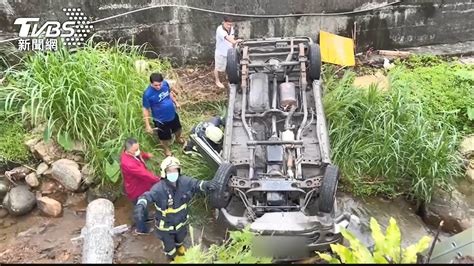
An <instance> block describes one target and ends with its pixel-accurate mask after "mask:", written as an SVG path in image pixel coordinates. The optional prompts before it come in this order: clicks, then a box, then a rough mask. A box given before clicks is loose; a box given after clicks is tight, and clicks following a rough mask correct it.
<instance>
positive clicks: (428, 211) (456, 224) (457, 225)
mask: <svg viewBox="0 0 474 266" xmlns="http://www.w3.org/2000/svg"><path fill="white" fill-rule="evenodd" d="M465 201H466V199H465V198H464V197H463V195H462V194H461V193H459V191H457V190H453V192H452V194H451V195H450V193H448V192H446V191H443V190H441V189H438V190H437V191H435V193H434V194H433V197H432V199H431V202H430V203H428V204H424V206H422V209H421V215H422V218H423V221H424V222H425V223H427V224H429V225H432V226H434V227H438V225H439V223H440V221H441V220H444V225H443V227H442V228H441V229H442V230H443V231H445V232H450V233H459V232H462V231H464V230H466V229H467V228H469V227H471V223H472V222H471V220H470V217H469V213H470V208H469V205H468V204H467V203H466V202H465Z"/></svg>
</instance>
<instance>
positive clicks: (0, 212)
mask: <svg viewBox="0 0 474 266" xmlns="http://www.w3.org/2000/svg"><path fill="white" fill-rule="evenodd" d="M7 215H8V210H7V209H4V208H1V209H0V218H5V217H7Z"/></svg>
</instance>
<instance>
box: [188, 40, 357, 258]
mask: <svg viewBox="0 0 474 266" xmlns="http://www.w3.org/2000/svg"><path fill="white" fill-rule="evenodd" d="M226 72H227V76H228V79H229V83H230V86H229V87H230V88H229V98H228V109H227V115H226V123H225V124H226V127H225V132H224V135H225V136H224V141H223V151H222V154H217V153H216V152H215V151H213V150H212V149H210V148H209V147H208V145H206V143H205V142H203V141H202V140H199V139H198V138H197V137H196V136H192V138H193V139H195V140H196V141H197V142H198V146H199V147H198V149H199V151H200V153H201V154H203V155H204V157H205V158H206V159H207V160H208V162H209V163H210V164H212V165H213V166H214V167H215V168H216V169H217V170H216V173H215V176H214V180H216V181H217V182H218V184H219V188H218V190H217V191H215V192H213V193H212V195H211V204H212V205H213V206H214V207H215V208H217V209H218V210H219V215H220V216H221V217H223V218H224V220H225V221H226V223H227V224H229V225H230V226H232V227H234V228H244V227H246V226H248V227H249V228H250V230H252V231H254V232H258V233H260V235H261V236H262V238H260V239H263V238H264V237H265V236H270V235H271V236H280V237H281V236H285V237H286V238H287V239H288V240H291V239H294V240H296V239H300V240H302V242H301V243H304V244H305V245H304V247H301V248H299V250H304V252H303V253H301V252H300V253H294V252H293V253H292V252H290V250H291V249H287V251H288V252H286V253H292V254H284V253H285V252H283V253H282V252H281V251H278V252H275V251H271V250H270V249H266V251H265V252H266V253H265V254H267V255H268V252H271V255H272V256H273V257H276V258H282V259H287V258H295V256H296V257H304V256H309V252H312V251H314V250H326V249H327V248H329V244H332V243H336V242H340V241H341V240H342V238H341V235H340V232H339V226H343V227H347V225H348V224H349V220H350V215H349V214H348V213H340V211H339V210H338V209H337V206H336V200H335V197H336V190H337V184H338V179H339V170H338V168H337V166H335V165H333V164H332V163H331V159H330V143H329V136H328V129H327V126H326V118H325V114H324V108H323V103H322V79H321V57H320V49H319V46H318V45H317V44H315V43H313V41H312V40H311V39H310V38H307V37H285V38H265V39H254V40H245V41H243V42H241V43H239V45H238V47H236V48H233V49H229V51H228V55H227V71H226ZM265 241H267V242H268V243H271V242H272V240H271V238H269V239H268V240H265ZM261 246H262V245H261ZM263 246H264V245H263ZM270 246H271V245H270ZM295 254H298V255H295ZM304 254H307V255H304Z"/></svg>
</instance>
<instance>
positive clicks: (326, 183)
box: [319, 165, 339, 213]
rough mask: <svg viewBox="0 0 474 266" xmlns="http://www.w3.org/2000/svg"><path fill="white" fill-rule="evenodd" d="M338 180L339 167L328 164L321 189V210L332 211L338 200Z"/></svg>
mask: <svg viewBox="0 0 474 266" xmlns="http://www.w3.org/2000/svg"><path fill="white" fill-rule="evenodd" d="M338 182H339V169H338V168H337V167H336V166H335V165H328V166H327V167H326V171H325V172H324V177H323V183H322V185H321V187H320V190H319V210H320V211H321V212H325V213H331V211H332V209H333V207H334V201H335V200H336V191H337V184H338Z"/></svg>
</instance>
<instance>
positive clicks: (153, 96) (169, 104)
mask: <svg viewBox="0 0 474 266" xmlns="http://www.w3.org/2000/svg"><path fill="white" fill-rule="evenodd" d="M142 105H143V116H144V119H145V128H146V131H147V132H148V133H153V128H152V127H151V126H150V110H151V117H153V122H154V124H155V129H156V132H157V134H158V138H159V139H160V142H161V145H162V146H163V149H164V150H165V155H166V156H171V150H170V147H169V146H170V144H171V139H172V135H173V134H175V138H176V142H177V143H178V144H184V139H183V138H182V137H181V122H180V121H179V116H178V113H177V112H176V108H177V107H179V104H178V102H177V101H176V99H175V98H174V97H173V95H172V94H171V88H170V86H169V84H168V82H167V81H166V80H164V79H163V75H161V74H160V73H152V74H151V75H150V85H149V86H148V88H146V90H145V92H144V93H143V103H142ZM175 105H176V106H175Z"/></svg>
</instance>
